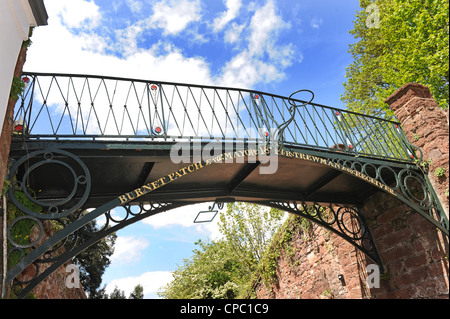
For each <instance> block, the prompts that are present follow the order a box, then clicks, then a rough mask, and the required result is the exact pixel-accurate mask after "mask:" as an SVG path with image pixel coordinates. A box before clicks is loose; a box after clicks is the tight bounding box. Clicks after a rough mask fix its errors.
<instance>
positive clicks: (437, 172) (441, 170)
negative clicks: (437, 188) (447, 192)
mask: <svg viewBox="0 0 450 319" xmlns="http://www.w3.org/2000/svg"><path fill="white" fill-rule="evenodd" d="M444 175H445V168H443V167H438V168H436V170H435V171H434V176H436V177H438V178H442V177H444Z"/></svg>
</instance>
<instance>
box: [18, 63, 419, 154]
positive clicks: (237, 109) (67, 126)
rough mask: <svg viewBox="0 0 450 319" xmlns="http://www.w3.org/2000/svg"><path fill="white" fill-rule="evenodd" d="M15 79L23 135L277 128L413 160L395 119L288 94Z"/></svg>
mask: <svg viewBox="0 0 450 319" xmlns="http://www.w3.org/2000/svg"><path fill="white" fill-rule="evenodd" d="M22 79H24V80H25V81H28V83H27V86H26V88H25V90H24V92H23V93H22V94H21V96H20V98H19V100H18V102H17V105H16V109H15V116H14V121H15V122H16V123H18V124H19V127H21V128H22V131H18V132H16V134H19V135H21V136H22V137H24V138H27V139H59V140H61V139H78V138H79V139H93V140H95V139H125V140H143V139H144V140H149V141H152V142H155V143H156V142H158V141H177V140H188V141H189V140H193V139H201V140H219V141H225V140H229V139H247V140H264V139H267V138H270V137H271V136H272V134H273V132H275V133H276V131H277V130H278V129H280V128H281V127H282V129H281V130H280V131H281V132H282V134H281V135H282V136H281V139H280V141H282V142H284V143H286V144H288V145H291V146H300V147H307V148H319V149H327V150H329V151H334V152H346V153H349V154H353V155H357V156H368V157H376V158H383V159H389V160H396V161H408V162H409V161H411V160H413V157H414V156H412V154H414V150H413V149H411V146H410V145H409V144H407V143H405V140H404V134H403V132H402V131H401V128H400V124H399V123H398V122H395V121H391V120H386V119H382V118H377V117H374V116H370V115H365V114H359V113H355V112H352V111H348V110H343V109H339V108H335V107H330V106H325V105H321V104H317V103H314V102H312V101H302V100H299V99H294V98H292V96H291V97H289V98H288V97H283V96H280V95H276V94H270V93H266V92H262V91H257V90H249V89H239V88H230V87H220V86H208V85H198V84H185V83H172V82H162V81H151V80H142V79H129V78H120V77H111V76H99V75H81V74H53V73H34V72H24V73H23V76H22ZM294 106H299V107H297V108H296V110H295V107H294ZM286 123H287V124H286Z"/></svg>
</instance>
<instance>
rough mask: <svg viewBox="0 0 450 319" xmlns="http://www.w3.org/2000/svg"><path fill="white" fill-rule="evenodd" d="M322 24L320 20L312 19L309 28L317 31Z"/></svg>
mask: <svg viewBox="0 0 450 319" xmlns="http://www.w3.org/2000/svg"><path fill="white" fill-rule="evenodd" d="M322 23H323V20H322V19H321V18H313V19H312V20H311V23H310V25H311V27H312V28H314V29H319V28H320V26H321V25H322Z"/></svg>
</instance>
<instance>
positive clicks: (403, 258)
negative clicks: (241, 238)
mask: <svg viewBox="0 0 450 319" xmlns="http://www.w3.org/2000/svg"><path fill="white" fill-rule="evenodd" d="M386 103H388V104H389V105H390V107H391V108H392V109H393V110H394V111H395V114H396V116H397V118H398V119H399V121H400V122H401V124H402V128H403V130H404V131H405V134H406V136H407V138H408V141H409V142H410V143H412V144H414V145H415V146H417V147H419V148H420V149H421V150H422V152H423V155H424V156H423V160H424V161H427V160H431V164H430V167H429V174H428V176H429V179H430V181H431V183H432V186H433V189H434V190H435V192H436V194H437V196H438V198H439V201H440V202H441V205H442V206H443V207H444V210H445V212H446V214H447V217H448V207H449V203H448V195H446V192H447V191H448V187H449V182H448V176H449V175H448V174H449V122H448V112H447V113H446V112H444V111H442V110H440V109H439V107H438V105H437V103H436V101H435V100H434V99H433V97H432V96H431V94H430V91H429V89H428V88H427V87H425V86H423V85H420V84H414V83H409V84H406V85H405V86H403V87H402V88H400V89H399V90H398V91H397V92H395V93H394V94H393V95H392V96H390V97H389V98H388V99H387V100H386ZM438 167H442V168H444V169H445V175H444V176H442V177H440V178H439V177H437V176H435V174H434V172H435V171H436V169H437V168H438ZM361 212H362V214H363V215H364V216H365V218H366V220H367V223H368V226H369V228H370V231H371V233H372V237H373V238H374V241H375V245H376V247H377V249H378V253H379V255H380V257H381V260H382V263H383V266H384V268H385V270H386V273H385V274H384V276H383V277H382V279H381V281H380V287H379V288H371V289H369V288H368V287H367V285H366V284H365V283H366V278H367V273H366V271H365V270H366V265H367V264H370V263H371V261H370V260H369V259H368V258H367V259H366V257H365V256H364V255H363V254H361V253H359V252H358V251H356V250H355V248H353V246H351V245H350V244H348V243H347V242H345V241H344V240H342V239H340V238H339V237H337V236H336V235H334V234H332V235H330V234H328V233H327V232H326V230H324V229H320V228H317V229H315V231H314V236H313V238H312V240H311V241H303V240H301V237H300V235H297V236H296V237H295V239H294V240H293V242H292V244H293V245H294V247H295V249H296V250H297V253H296V254H295V258H296V259H297V260H298V261H299V264H298V265H295V266H292V263H289V261H288V258H286V254H285V253H284V252H282V253H281V257H280V259H279V262H278V270H277V276H278V282H277V283H276V284H274V285H272V287H269V288H268V287H266V286H265V285H264V284H263V283H260V285H259V286H258V287H257V296H258V298H331V297H332V298H380V299H381V298H389V299H395V298H404V299H412V298H429V299H431V298H433V299H437V298H445V299H448V298H449V260H448V259H449V238H448V236H446V235H444V234H443V233H442V232H441V231H439V230H438V229H437V228H436V227H435V226H434V225H432V224H431V223H430V222H428V221H427V220H426V219H425V218H423V217H422V216H421V215H419V214H418V213H416V212H414V211H413V210H412V209H411V208H409V207H408V206H406V205H404V204H402V203H401V202H400V201H399V200H398V199H396V198H394V197H392V196H390V195H388V194H385V193H382V192H381V191H380V192H378V193H375V194H374V195H372V196H370V197H369V198H367V199H366V200H365V203H364V205H363V207H362V208H361ZM339 273H341V274H342V275H344V280H345V281H346V285H345V286H343V285H342V284H341V283H340V282H339V281H338V280H336V278H337V275H338V274H339ZM327 292H328V293H327Z"/></svg>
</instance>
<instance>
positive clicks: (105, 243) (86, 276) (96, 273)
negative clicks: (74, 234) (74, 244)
mask: <svg viewBox="0 0 450 319" xmlns="http://www.w3.org/2000/svg"><path fill="white" fill-rule="evenodd" d="M83 230H85V231H84V232H80V236H79V238H77V240H78V244H82V242H83V241H87V240H89V239H90V236H89V235H88V234H92V233H95V232H96V231H98V227H97V225H96V222H95V220H94V221H93V222H91V223H89V224H87V225H86V226H85V227H84V229H83ZM116 238H117V235H116V234H114V233H113V234H111V235H109V236H107V237H105V238H103V239H101V240H100V241H98V242H97V243H95V244H94V245H92V246H90V247H88V248H87V249H85V250H84V251H82V252H81V253H79V254H78V255H77V256H76V257H75V259H74V263H75V264H76V265H78V266H79V267H80V283H81V285H82V286H83V289H84V291H85V292H86V293H87V294H88V295H89V298H91V299H97V298H101V296H102V292H101V291H98V292H97V290H98V288H99V287H100V284H101V282H102V275H103V273H104V272H105V270H106V268H107V267H108V266H109V265H110V264H111V261H110V259H109V257H111V255H112V254H113V253H114V244H115V241H116Z"/></svg>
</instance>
